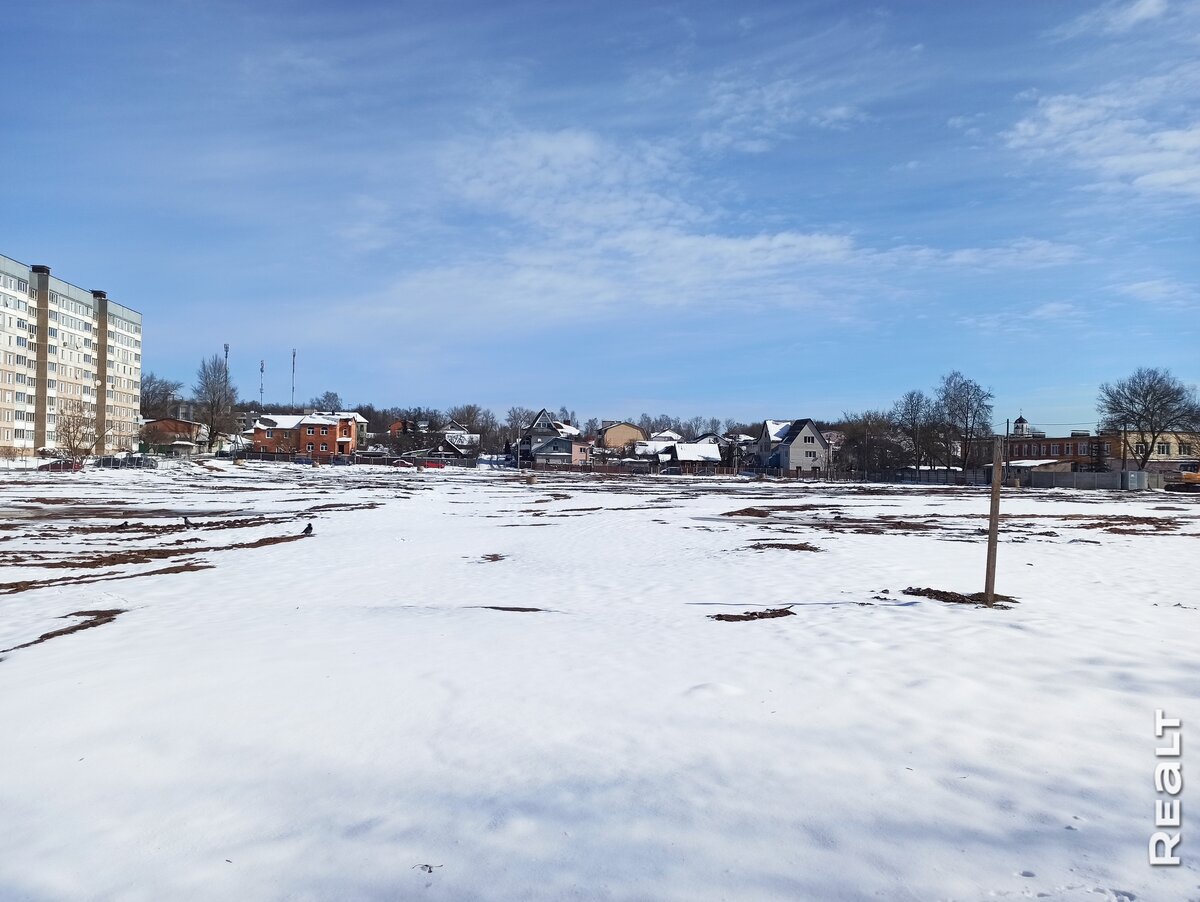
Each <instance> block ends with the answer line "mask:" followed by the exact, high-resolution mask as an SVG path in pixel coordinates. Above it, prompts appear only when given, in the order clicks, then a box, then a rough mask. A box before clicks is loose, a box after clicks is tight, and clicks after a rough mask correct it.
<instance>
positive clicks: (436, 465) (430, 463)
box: [421, 460, 446, 470]
mask: <svg viewBox="0 0 1200 902" xmlns="http://www.w3.org/2000/svg"><path fill="white" fill-rule="evenodd" d="M421 466H424V467H428V468H429V469H431V470H441V469H444V468H445V466H446V465H445V464H444V463H442V462H441V461H440V460H427V461H425V463H423V464H421Z"/></svg>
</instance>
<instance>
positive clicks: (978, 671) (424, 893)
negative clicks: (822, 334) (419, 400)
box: [0, 464, 1200, 902]
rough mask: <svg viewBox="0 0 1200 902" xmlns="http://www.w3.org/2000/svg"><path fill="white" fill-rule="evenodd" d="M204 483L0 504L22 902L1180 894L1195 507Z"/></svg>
mask: <svg viewBox="0 0 1200 902" xmlns="http://www.w3.org/2000/svg"><path fill="white" fill-rule="evenodd" d="M212 466H213V467H214V469H202V468H199V467H196V466H194V465H191V464H188V465H183V466H180V467H177V468H173V469H169V470H159V471H150V472H136V471H134V472H130V471H85V472H84V473H81V474H70V473H19V472H14V473H8V474H6V473H4V472H3V471H0V565H2V566H0V649H11V648H13V647H14V646H18V645H24V644H26V643H29V642H32V641H34V640H36V639H38V637H39V636H42V635H45V634H47V633H51V632H54V631H57V630H62V629H64V628H68V627H70V626H72V625H76V624H82V623H86V622H90V620H92V619H98V620H103V619H104V618H90V617H87V616H75V617H65V619H63V618H64V615H68V614H71V613H72V612H79V611H120V612H121V613H118V614H116V615H115V618H114V619H112V620H111V621H109V622H103V623H100V624H99V625H97V626H95V627H93V628H90V629H85V630H80V631H77V632H73V633H69V634H64V635H59V636H52V637H51V638H48V639H47V640H46V641H43V642H40V643H38V644H32V645H28V646H27V647H24V648H17V649H16V650H11V651H7V652H4V653H2V654H0V658H2V659H3V660H0V724H2V725H3V740H2V741H0V812H3V814H2V816H0V899H3V900H5V902H7V900H12V899H33V900H60V899H113V900H116V899H121V900H164V899H171V900H188V899H221V900H228V899H239V900H258V899H265V900H273V899H313V900H317V899H321V900H324V899H381V900H382V899H388V900H396V899H400V900H407V899H441V900H455V902H459V900H465V902H469V900H483V899H487V900H493V899H494V900H515V899H547V900H557V899H622V900H624V899H646V900H707V899H729V900H757V899H780V900H784V899H786V900H810V899H811V900H842V899H847V900H856V899H886V900H922V902H925V900H935V899H961V900H975V899H993V898H1001V899H1005V898H1010V899H1021V898H1029V897H1037V896H1041V897H1044V898H1050V899H1067V900H1076V899H1079V900H1083V899H1087V900H1102V899H1114V900H1115V899H1135V898H1136V899H1139V900H1182V899H1200V867H1198V864H1200V853H1197V852H1195V851H1194V850H1196V849H1198V848H1200V817H1196V816H1194V815H1189V813H1188V812H1189V811H1190V810H1194V809H1192V808H1189V805H1191V804H1193V803H1190V802H1185V805H1184V827H1183V832H1184V837H1185V838H1184V842H1183V845H1182V846H1181V847H1180V849H1181V851H1182V854H1183V856H1184V865H1183V866H1182V867H1179V868H1154V869H1152V868H1150V867H1149V866H1148V863H1147V851H1146V844H1147V839H1148V837H1149V835H1150V834H1151V833H1152V832H1153V831H1154V827H1153V816H1154V812H1153V805H1154V801H1155V799H1156V798H1158V796H1156V794H1155V792H1154V787H1153V774H1154V765H1155V756H1154V748H1155V746H1156V744H1157V743H1156V740H1155V737H1154V732H1153V716H1154V710H1155V708H1164V709H1166V710H1167V713H1168V714H1171V715H1175V716H1180V717H1182V718H1183V724H1184V726H1183V732H1184V736H1185V738H1184V744H1183V748H1184V760H1185V768H1184V770H1185V773H1189V772H1190V771H1189V770H1188V767H1189V765H1188V764H1187V763H1186V762H1187V760H1188V758H1189V757H1191V756H1193V755H1195V754H1198V753H1195V752H1189V749H1191V748H1195V747H1196V744H1197V743H1200V701H1198V698H1197V696H1198V693H1200V666H1198V663H1197V656H1196V649H1197V645H1198V640H1200V610H1198V609H1197V608H1198V607H1200V598H1198V595H1200V593H1197V591H1196V588H1197V580H1196V575H1197V566H1196V562H1197V560H1200V555H1198V554H1197V552H1198V551H1200V497H1197V496H1186V495H1185V496H1178V495H1169V494H1163V493H1158V492H1155V493H1138V494H1116V493H1097V492H1071V491H1053V492H1048V491H1043V492H1032V491H1027V490H1026V491H1014V492H1008V491H1006V494H1005V498H1004V512H1005V521H1004V533H1003V535H1002V544H1001V547H1000V571H999V578H998V584H997V589H998V591H1000V592H1003V593H1005V594H1008V595H1011V596H1014V597H1015V599H1016V602H1015V603H1014V604H1013V605H1012V606H1011V607H1010V608H1008V609H999V608H997V609H990V610H989V609H985V608H980V607H975V606H971V605H963V604H947V603H943V602H941V601H936V600H932V599H929V598H921V597H913V596H908V595H904V594H902V592H901V590H903V589H904V588H905V587H908V586H918V587H933V588H937V589H944V590H954V591H958V592H966V593H970V592H975V591H978V590H979V589H981V588H982V579H983V564H984V555H985V540H984V538H983V537H982V536H981V535H980V534H979V530H980V528H981V527H982V526H984V525H985V522H986V519H985V514H986V510H987V496H986V493H985V492H984V491H982V490H978V489H969V490H968V489H946V488H934V489H930V488H925V489H913V488H896V489H892V488H888V487H857V486H798V485H794V484H786V483H772V482H758V483H754V482H734V481H730V482H713V481H711V480H708V481H691V480H687V479H667V478H658V479H651V478H642V479H628V478H624V479H622V478H609V479H602V478H591V477H582V476H561V477H547V476H546V475H544V474H539V477H538V481H537V483H536V484H535V485H528V484H526V483H525V482H524V481H523V480H520V479H518V478H516V477H515V476H513V475H512V474H511V473H508V474H505V473H487V472H474V473H473V472H453V471H449V470H447V471H440V472H439V471H429V472H424V473H413V472H392V471H390V470H389V471H384V469H383V468H379V469H375V468H368V467H355V468H330V467H326V468H321V469H312V468H304V467H296V466H289V465H273V464H260V465H253V464H252V465H249V466H245V467H233V466H230V465H228V464H224V465H212ZM735 512H736V513H735ZM731 513H735V515H733V516H730V515H729V514H731ZM185 515H186V516H187V517H189V518H190V519H191V520H192V521H194V523H195V524H196V526H194V528H191V529H188V528H185V527H184V526H183V519H182V518H183V517H184V516H185ZM309 522H311V523H312V524H313V526H314V529H315V534H314V535H313V536H312V537H310V538H301V537H299V534H300V531H301V529H302V528H303V526H304V525H305V524H306V523H309ZM126 523H128V525H127V526H124V525H123V524H126ZM293 538H294V539H295V540H293ZM280 539H282V541H279V540H280ZM805 544H808V545H811V546H814V547H815V548H817V549H819V550H817V551H811V550H800V549H793V548H784V547H770V546H771V545H775V546H780V545H785V546H786V545H798V546H803V545H805ZM235 546H240V547H235ZM755 546H759V547H755ZM489 605H490V606H494V607H509V608H513V607H519V608H539V609H542V610H540V611H512V610H495V609H493V608H489V607H486V606H489ZM787 605H791V606H793V607H792V610H793V611H794V616H784V617H778V618H772V619H759V620H750V621H741V622H724V621H717V620H713V619H711V618H710V616H709V615H711V614H715V613H740V612H745V611H751V610H763V609H767V608H778V607H783V606H787ZM1189 790H1190V795H1194V794H1195V792H1196V790H1195V789H1190V787H1189ZM1189 790H1185V798H1186V797H1187V796H1188V795H1189Z"/></svg>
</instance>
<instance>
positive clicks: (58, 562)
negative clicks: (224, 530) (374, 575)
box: [4, 535, 305, 570]
mask: <svg viewBox="0 0 1200 902" xmlns="http://www.w3.org/2000/svg"><path fill="white" fill-rule="evenodd" d="M303 538H305V537H304V536H303V535H294V536H267V537H265V538H262V539H255V540H254V541H251V542H235V543H233V544H232V545H208V546H201V547H199V548H178V547H176V548H133V549H130V550H129V551H114V552H111V553H109V554H95V555H80V556H78V557H66V558H62V557H59V558H51V557H50V556H49V553H45V552H42V553H39V552H31V553H29V554H25V555H19V554H18V555H5V558H4V564H5V565H10V566H14V565H15V566H19V565H21V564H27V563H36V564H37V566H39V567H44V568H47V569H61V570H92V569H95V568H97V567H119V566H123V565H126V564H148V563H150V562H151V561H161V560H167V559H170V558H177V557H182V556H185V555H186V556H188V557H190V556H192V555H194V554H201V553H204V552H209V551H230V550H232V549H234V548H263V547H265V546H267V545H279V544H282V543H283V542H296V541H298V540H300V539H303ZM184 541H186V540H184Z"/></svg>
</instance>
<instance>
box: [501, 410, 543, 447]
mask: <svg viewBox="0 0 1200 902" xmlns="http://www.w3.org/2000/svg"><path fill="white" fill-rule="evenodd" d="M536 416H537V411H536V410H530V409H529V408H528V407H510V408H508V413H507V414H505V415H504V430H505V439H506V440H507V441H512V442H515V441H516V440H517V439H518V438H520V437H521V433H522V432H524V431H525V427H526V426H528V425H529V424H530V423H532V422H533V418H534V417H536Z"/></svg>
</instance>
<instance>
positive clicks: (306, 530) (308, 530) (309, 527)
mask: <svg viewBox="0 0 1200 902" xmlns="http://www.w3.org/2000/svg"><path fill="white" fill-rule="evenodd" d="M304 535H306V536H311V535H312V524H311V523H309V524H308V525H307V526H306V527H304Z"/></svg>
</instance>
